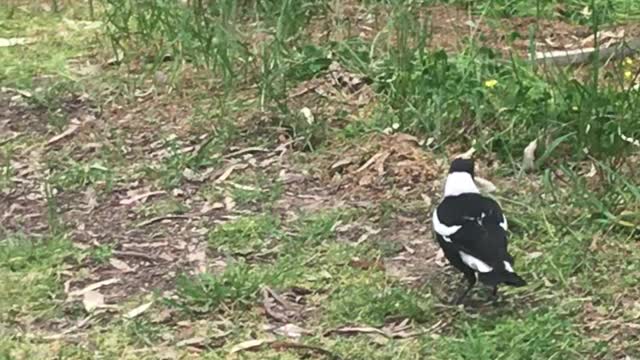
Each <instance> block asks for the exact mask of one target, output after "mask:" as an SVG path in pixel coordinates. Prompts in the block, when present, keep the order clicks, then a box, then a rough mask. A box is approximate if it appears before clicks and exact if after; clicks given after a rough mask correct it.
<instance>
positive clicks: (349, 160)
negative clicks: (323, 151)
mask: <svg viewBox="0 0 640 360" xmlns="http://www.w3.org/2000/svg"><path fill="white" fill-rule="evenodd" d="M351 163H353V158H351V157H348V158H346V159H340V160H338V161H336V162H335V163H333V164H332V165H331V170H335V169H337V168H341V167H344V166H347V165H349V164H351Z"/></svg>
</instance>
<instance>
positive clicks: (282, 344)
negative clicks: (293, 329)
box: [271, 341, 342, 360]
mask: <svg viewBox="0 0 640 360" xmlns="http://www.w3.org/2000/svg"><path fill="white" fill-rule="evenodd" d="M271 348H272V349H274V350H281V349H299V350H310V351H314V352H317V353H320V354H323V355H326V356H328V357H329V358H331V359H338V360H340V359H342V358H341V357H340V356H339V355H338V354H335V353H332V352H331V351H329V350H327V349H324V348H321V347H318V346H312V345H306V344H300V343H294V342H288V341H276V342H273V343H271Z"/></svg>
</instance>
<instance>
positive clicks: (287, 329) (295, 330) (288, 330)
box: [269, 324, 313, 339]
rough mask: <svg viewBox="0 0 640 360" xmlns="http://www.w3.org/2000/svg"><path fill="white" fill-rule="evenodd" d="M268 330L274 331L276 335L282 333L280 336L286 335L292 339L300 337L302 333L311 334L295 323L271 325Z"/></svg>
mask: <svg viewBox="0 0 640 360" xmlns="http://www.w3.org/2000/svg"><path fill="white" fill-rule="evenodd" d="M269 330H270V331H272V332H274V333H275V334H278V335H282V336H286V337H290V338H293V339H297V338H300V337H302V335H311V334H313V332H311V331H309V330H307V329H304V328H301V327H300V326H298V325H296V324H285V325H282V326H278V327H273V328H271V329H269Z"/></svg>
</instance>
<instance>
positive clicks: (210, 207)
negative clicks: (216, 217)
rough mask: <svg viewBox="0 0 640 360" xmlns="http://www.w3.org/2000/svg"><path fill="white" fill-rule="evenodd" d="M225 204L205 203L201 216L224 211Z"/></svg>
mask: <svg viewBox="0 0 640 360" xmlns="http://www.w3.org/2000/svg"><path fill="white" fill-rule="evenodd" d="M224 207H225V206H224V204H223V203H221V202H214V203H213V204H209V202H206V203H204V205H202V209H200V214H202V215H204V214H208V213H209V212H210V211H212V210H218V209H224Z"/></svg>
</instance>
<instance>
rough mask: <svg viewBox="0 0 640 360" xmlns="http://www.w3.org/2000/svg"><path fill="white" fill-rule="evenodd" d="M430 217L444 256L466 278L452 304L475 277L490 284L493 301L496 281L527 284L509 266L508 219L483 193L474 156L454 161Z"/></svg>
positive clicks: (461, 298) (459, 299)
mask: <svg viewBox="0 0 640 360" xmlns="http://www.w3.org/2000/svg"><path fill="white" fill-rule="evenodd" d="M432 220H433V230H434V232H435V237H436V239H437V241H438V244H439V245H440V247H441V248H442V250H443V252H444V255H445V257H446V258H447V260H448V261H449V263H451V265H453V266H454V267H455V268H457V269H458V270H460V271H461V272H462V273H463V274H464V278H465V279H466V280H467V282H468V286H467V288H466V289H465V290H464V291H463V292H462V293H461V294H460V295H459V296H458V297H457V299H456V300H455V303H456V304H460V303H461V302H462V300H463V299H464V298H465V297H466V296H467V294H468V293H469V291H471V289H472V288H473V286H474V285H475V284H476V281H477V280H480V282H481V283H483V284H485V285H488V286H489V287H491V288H493V291H492V297H493V300H494V301H495V300H496V299H497V295H498V285H499V284H506V285H510V286H525V285H526V284H527V283H526V281H525V280H524V279H522V278H521V277H520V276H519V275H518V274H516V273H515V271H514V270H513V257H512V256H511V255H510V254H509V252H508V251H507V218H506V217H505V216H504V214H503V213H502V209H500V205H498V203H497V202H496V201H495V200H493V199H491V198H489V197H486V196H483V195H481V194H480V191H479V190H478V187H477V186H476V183H475V181H474V161H473V159H467V158H457V159H454V160H453V161H452V163H451V166H450V168H449V174H448V175H447V180H446V182H445V186H444V196H443V199H442V200H441V202H440V204H438V206H437V207H436V209H435V211H434V212H433V219H432Z"/></svg>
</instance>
